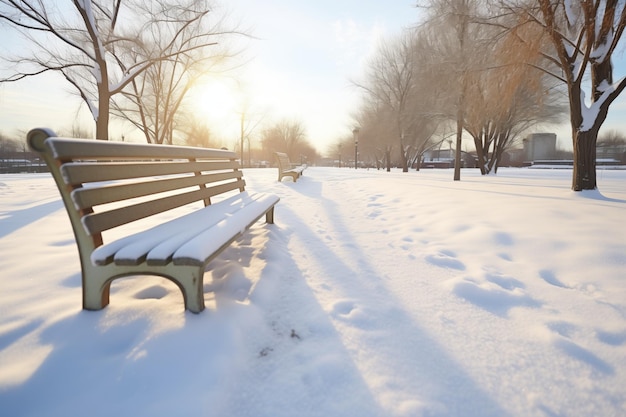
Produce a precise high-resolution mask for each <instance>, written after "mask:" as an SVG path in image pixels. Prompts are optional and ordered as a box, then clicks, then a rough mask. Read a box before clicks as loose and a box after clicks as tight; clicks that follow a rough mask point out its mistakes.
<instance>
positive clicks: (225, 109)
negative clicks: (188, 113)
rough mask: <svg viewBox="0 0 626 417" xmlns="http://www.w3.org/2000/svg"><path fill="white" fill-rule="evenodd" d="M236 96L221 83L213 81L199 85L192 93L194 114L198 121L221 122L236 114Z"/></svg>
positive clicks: (227, 86)
mask: <svg viewBox="0 0 626 417" xmlns="http://www.w3.org/2000/svg"><path fill="white" fill-rule="evenodd" d="M236 96H237V94H236V92H235V91H233V89H232V88H231V87H230V86H229V85H227V84H225V83H223V82H219V81H213V82H208V83H203V84H200V85H198V86H197V87H196V88H195V89H194V92H193V103H194V107H195V110H194V112H195V113H196V116H198V117H199V118H200V119H208V120H211V121H214V122H219V121H223V120H224V119H225V118H229V117H231V116H232V115H233V114H234V113H236V111H237V97H236Z"/></svg>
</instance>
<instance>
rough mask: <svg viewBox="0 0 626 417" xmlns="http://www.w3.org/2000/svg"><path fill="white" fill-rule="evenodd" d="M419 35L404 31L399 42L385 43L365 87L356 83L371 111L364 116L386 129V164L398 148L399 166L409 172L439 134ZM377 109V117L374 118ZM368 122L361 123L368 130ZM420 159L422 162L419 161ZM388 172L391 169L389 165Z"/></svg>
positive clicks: (371, 64) (396, 40) (375, 60)
mask: <svg viewBox="0 0 626 417" xmlns="http://www.w3.org/2000/svg"><path fill="white" fill-rule="evenodd" d="M422 43H423V42H422V37H421V36H420V33H419V32H416V31H413V30H411V31H405V32H404V33H403V34H402V35H401V36H400V37H398V38H397V39H393V40H392V41H390V42H386V43H383V44H382V45H381V47H380V49H379V51H378V53H377V55H375V57H374V59H373V60H372V61H371V62H370V64H369V66H368V70H367V74H366V80H365V82H363V83H355V84H356V85H357V86H358V87H359V88H361V89H363V90H364V91H365V92H366V95H367V97H366V101H365V104H364V105H365V106H368V107H369V108H368V109H367V111H364V112H362V113H361V114H362V116H366V117H369V119H370V121H371V120H376V124H377V126H379V127H380V126H383V127H385V128H387V132H386V134H384V136H383V138H384V139H391V141H387V142H386V144H385V146H384V147H385V154H386V158H385V159H386V160H387V161H388V162H389V159H390V158H389V156H388V155H389V153H390V151H391V149H392V147H394V146H397V149H398V150H399V156H400V164H401V166H402V169H403V171H404V172H407V171H408V168H409V165H410V161H412V160H415V159H416V158H415V155H416V154H422V153H423V150H424V149H425V148H426V147H427V143H428V141H429V140H430V138H431V137H432V134H433V133H434V131H435V130H436V124H437V120H436V118H435V117H433V114H432V109H431V104H432V103H431V101H429V99H432V98H433V97H434V96H433V95H432V94H431V90H430V86H429V83H428V77H427V76H426V75H427V73H426V72H425V71H424V68H425V66H423V65H421V59H422V56H420V55H421V53H422V52H423V50H424V48H423V47H421V46H422ZM374 109H375V112H376V117H375V118H372V117H371V112H372V110H374ZM367 122H368V120H363V121H360V123H361V124H362V125H364V126H366V128H365V129H363V133H364V134H365V135H367V133H368V132H367V130H368V129H367V127H369V126H371V123H367ZM418 159H419V158H418ZM387 165H388V169H389V163H388V164H387Z"/></svg>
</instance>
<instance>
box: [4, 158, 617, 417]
mask: <svg viewBox="0 0 626 417" xmlns="http://www.w3.org/2000/svg"><path fill="white" fill-rule="evenodd" d="M245 175H246V178H247V182H248V187H247V188H248V189H249V190H251V191H261V192H271V193H274V194H277V195H279V196H280V198H281V201H280V202H279V203H278V205H277V207H276V224H275V225H265V224H263V222H262V221H261V222H259V223H258V224H256V225H255V226H253V227H252V229H250V231H248V232H247V233H246V235H245V236H244V238H243V239H241V240H239V241H237V242H235V243H234V244H233V245H231V246H230V247H229V248H228V249H227V250H226V251H224V252H223V253H222V254H221V255H220V256H219V257H218V258H217V259H216V260H215V261H213V262H212V263H211V264H210V266H209V269H208V271H207V273H206V275H205V289H206V291H205V299H206V303H207V307H208V308H207V310H205V311H204V312H203V313H202V314H199V315H195V314H192V313H189V312H185V311H184V310H183V308H182V295H181V294H180V292H179V291H178V289H177V287H176V286H175V285H174V284H172V283H170V282H169V281H166V280H164V279H160V278H156V277H140V278H129V279H122V280H118V281H115V282H114V284H113V286H112V294H111V304H110V305H109V306H108V307H107V308H106V309H104V310H102V311H97V312H88V311H82V310H81V288H80V267H79V261H78V257H77V253H76V249H75V244H74V239H73V235H72V232H71V230H70V225H69V221H68V220H67V216H66V212H65V210H64V209H63V207H62V204H61V201H60V198H59V194H58V191H57V190H56V188H55V186H54V184H53V182H52V180H51V179H50V178H49V177H48V176H47V175H45V174H31V175H2V176H0V415H1V416H7V417H9V416H10V417H20V416H37V417H41V416H59V417H67V416H90V417H95V416H111V415H119V416H134V417H137V416H150V417H152V416H168V417H169V416H229V417H243V416H253V417H261V416H264V417H265V416H266V417H281V416H284V417H294V416H298V417H307V416H324V417H340V416H355V417H368V416H379V417H383V416H384V417H387V416H459V417H468V416H475V417H490V416H492V417H503V416H547V417H555V416H563V417H565V416H567V417H574V416H580V417H592V416H602V417H610V416H616V417H617V416H622V415H623V413H624V410H625V409H626V171H599V172H598V177H599V187H600V192H584V193H574V192H572V191H570V182H571V170H529V169H501V170H500V172H499V173H498V175H497V176H488V177H481V176H480V175H479V174H478V172H477V171H475V170H472V171H463V172H462V181H460V182H454V181H452V171H450V170H424V171H422V172H410V173H406V174H403V173H401V172H391V173H387V172H383V171H374V170H370V171H366V170H358V171H356V172H355V170H354V169H334V168H314V167H312V168H309V169H307V170H306V171H305V176H304V177H303V178H302V179H301V180H299V181H298V182H297V183H292V182H290V181H288V180H284V182H282V183H279V182H277V181H276V170H275V169H258V170H247V171H246V173H245Z"/></svg>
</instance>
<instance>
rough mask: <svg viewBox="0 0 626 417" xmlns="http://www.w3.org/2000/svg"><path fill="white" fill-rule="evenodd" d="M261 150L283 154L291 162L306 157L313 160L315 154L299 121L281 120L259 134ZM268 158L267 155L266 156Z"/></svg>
mask: <svg viewBox="0 0 626 417" xmlns="http://www.w3.org/2000/svg"><path fill="white" fill-rule="evenodd" d="M261 142H262V144H263V148H264V149H265V151H266V152H267V153H268V154H271V153H272V152H285V153H286V154H287V155H289V159H290V160H291V161H294V162H295V161H299V160H300V159H301V157H302V158H304V157H306V158H307V159H308V160H311V161H313V160H315V158H316V152H315V150H314V149H313V147H312V146H311V144H310V143H309V141H308V140H307V137H306V131H305V129H304V126H303V125H302V123H301V122H299V121H289V120H286V119H285V120H282V121H280V122H278V123H276V124H274V125H272V126H270V127H268V128H266V129H265V130H264V131H263V132H262V133H261ZM268 156H269V155H268Z"/></svg>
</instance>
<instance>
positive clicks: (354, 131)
mask: <svg viewBox="0 0 626 417" xmlns="http://www.w3.org/2000/svg"><path fill="white" fill-rule="evenodd" d="M352 134H353V135H354V143H359V128H358V127H355V128H354V129H353V130H352Z"/></svg>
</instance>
